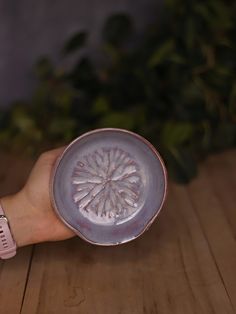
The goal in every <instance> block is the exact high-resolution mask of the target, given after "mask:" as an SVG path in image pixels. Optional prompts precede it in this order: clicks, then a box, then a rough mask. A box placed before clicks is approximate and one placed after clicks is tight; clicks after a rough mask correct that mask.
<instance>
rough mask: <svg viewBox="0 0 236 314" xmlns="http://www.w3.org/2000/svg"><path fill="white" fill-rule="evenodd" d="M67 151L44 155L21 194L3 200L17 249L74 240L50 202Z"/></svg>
mask: <svg viewBox="0 0 236 314" xmlns="http://www.w3.org/2000/svg"><path fill="white" fill-rule="evenodd" d="M62 151H63V148H59V149H54V150H51V151H48V152H46V153H43V154H42V155H41V156H40V157H39V159H38V160H37V162H36V163H35V165H34V167H33V169H32V171H31V173H30V175H29V178H28V180H27V182H26V184H25V186H24V187H23V189H22V190H21V191H19V192H18V193H17V194H15V195H11V196H7V197H4V198H2V199H1V204H2V207H3V209H4V212H5V215H6V217H7V218H8V221H9V224H10V228H11V231H12V233H13V237H14V239H15V241H16V244H17V246H19V247H20V246H24V245H28V244H32V243H38V242H44V241H58V240H63V239H68V238H71V237H73V236H74V235H75V233H74V232H73V231H72V230H71V229H69V228H68V227H67V226H66V225H65V224H63V223H62V221H61V220H60V219H59V218H58V217H57V215H56V214H55V212H54V210H53V208H52V204H51V201H50V186H49V185H50V176H51V172H52V168H53V165H54V163H55V161H56V159H57V157H58V156H59V155H60V154H61V153H62Z"/></svg>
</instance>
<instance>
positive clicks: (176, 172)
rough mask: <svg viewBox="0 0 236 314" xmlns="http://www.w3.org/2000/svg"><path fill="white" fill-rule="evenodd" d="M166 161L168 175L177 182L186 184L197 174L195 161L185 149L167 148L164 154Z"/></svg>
mask: <svg viewBox="0 0 236 314" xmlns="http://www.w3.org/2000/svg"><path fill="white" fill-rule="evenodd" d="M166 162H167V165H168V170H169V173H170V176H171V177H172V178H174V179H175V181H177V182H179V183H182V184H186V183H188V182H189V181H190V180H191V179H192V178H194V177H195V176H196V174H197V164H196V161H195V160H194V158H193V156H192V154H191V153H190V152H189V151H187V150H184V149H181V150H180V149H172V150H169V151H168V153H167V156H166Z"/></svg>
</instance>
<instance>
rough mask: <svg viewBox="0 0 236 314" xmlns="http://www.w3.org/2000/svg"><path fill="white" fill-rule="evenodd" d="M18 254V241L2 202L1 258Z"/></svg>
mask: <svg viewBox="0 0 236 314" xmlns="http://www.w3.org/2000/svg"><path fill="white" fill-rule="evenodd" d="M15 255H16V242H15V241H14V239H13V236H12V233H11V229H10V226H9V223H8V219H7V217H6V216H5V214H4V211H3V208H2V206H1V204H0V258H1V259H8V258H11V257H13V256H15Z"/></svg>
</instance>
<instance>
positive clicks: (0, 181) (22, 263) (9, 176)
mask: <svg viewBox="0 0 236 314" xmlns="http://www.w3.org/2000/svg"><path fill="white" fill-rule="evenodd" d="M0 165H1V168H0V194H1V196H3V195H7V194H11V193H15V192H17V191H18V190H19V189H20V188H21V187H22V185H23V183H24V182H25V179H26V176H27V175H28V173H29V170H30V168H31V166H32V161H29V160H22V159H20V158H16V157H15V156H12V155H11V156H9V155H8V154H3V153H1V154H0ZM31 253H32V248H31V247H25V248H21V249H19V250H18V253H17V255H16V256H15V257H14V258H12V259H10V260H7V261H3V260H0V282H1V289H0V313H4V314H8V313H9V314H13V313H14V314H15V313H20V309H21V305H22V300H23V296H24V291H25V285H26V280H27V275H28V267H29V263H30V257H31Z"/></svg>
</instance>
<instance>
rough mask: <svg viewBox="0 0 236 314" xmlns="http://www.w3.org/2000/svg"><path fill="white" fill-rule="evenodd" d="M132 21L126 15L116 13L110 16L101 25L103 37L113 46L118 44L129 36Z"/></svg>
mask: <svg viewBox="0 0 236 314" xmlns="http://www.w3.org/2000/svg"><path fill="white" fill-rule="evenodd" d="M131 32H132V22H131V19H130V18H129V16H128V15H126V14H124V13H116V14H114V15H112V16H110V17H109V18H108V19H107V21H106V22H105V25H104V27H103V32H102V35H103V39H104V41H105V42H107V43H110V44H112V45H114V46H119V45H121V44H123V43H124V41H125V40H126V39H127V38H128V37H129V36H130V34H131Z"/></svg>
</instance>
